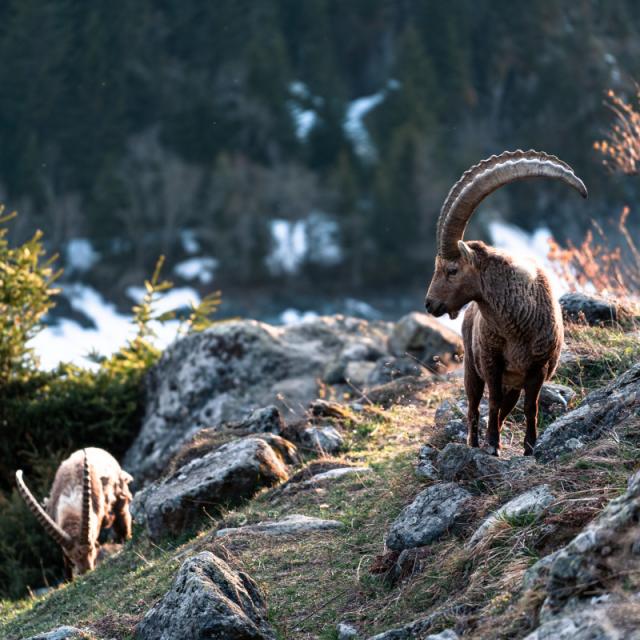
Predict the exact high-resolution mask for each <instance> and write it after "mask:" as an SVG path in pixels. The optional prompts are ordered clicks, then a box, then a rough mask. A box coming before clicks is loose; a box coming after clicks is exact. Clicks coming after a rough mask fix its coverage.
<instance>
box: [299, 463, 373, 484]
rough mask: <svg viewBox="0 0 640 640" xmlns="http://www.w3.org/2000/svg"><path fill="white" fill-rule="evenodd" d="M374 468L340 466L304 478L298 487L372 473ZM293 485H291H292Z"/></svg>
mask: <svg viewBox="0 0 640 640" xmlns="http://www.w3.org/2000/svg"><path fill="white" fill-rule="evenodd" d="M372 471H373V469H371V467H340V468H339V469H331V470H329V471H324V472H323V473H317V474H316V475H315V476H311V477H310V478H309V479H308V480H303V481H302V482H300V483H298V485H297V487H309V486H319V485H323V484H328V483H330V482H333V481H334V480H338V479H339V478H344V477H345V476H352V475H356V476H360V475H366V474H368V473H371V472H372ZM290 486H291V485H290Z"/></svg>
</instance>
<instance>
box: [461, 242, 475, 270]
mask: <svg viewBox="0 0 640 640" xmlns="http://www.w3.org/2000/svg"><path fill="white" fill-rule="evenodd" d="M458 249H459V251H460V255H461V256H462V259H463V260H465V261H466V262H468V263H469V264H475V256H474V254H473V249H471V247H469V245H468V244H467V243H466V242H463V241H462V240H458Z"/></svg>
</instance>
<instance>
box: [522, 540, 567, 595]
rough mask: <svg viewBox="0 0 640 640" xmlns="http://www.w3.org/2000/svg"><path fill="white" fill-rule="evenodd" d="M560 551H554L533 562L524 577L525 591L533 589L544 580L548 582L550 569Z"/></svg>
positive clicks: (523, 586) (523, 587) (523, 585)
mask: <svg viewBox="0 0 640 640" xmlns="http://www.w3.org/2000/svg"><path fill="white" fill-rule="evenodd" d="M559 552H560V551H559V550H558V551H554V552H553V553H550V554H549V555H546V556H544V557H543V558H540V560H538V561H537V562H536V563H535V564H532V565H531V566H530V567H529V568H528V569H527V570H526V571H525V572H524V576H523V577H522V589H523V591H528V590H529V589H533V588H534V587H535V586H537V585H539V584H541V583H542V582H543V581H544V582H546V580H547V577H548V576H549V569H550V568H551V565H552V564H553V561H554V560H555V559H556V556H557V555H558V553H559Z"/></svg>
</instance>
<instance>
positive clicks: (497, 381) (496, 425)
mask: <svg viewBox="0 0 640 640" xmlns="http://www.w3.org/2000/svg"><path fill="white" fill-rule="evenodd" d="M487 365H488V366H487V367H486V369H487V387H488V388H489V424H488V426H487V452H488V453H490V454H491V455H494V456H497V455H499V452H500V427H501V424H500V407H501V406H502V399H503V389H502V372H503V371H504V366H503V363H502V358H500V357H499V356H494V357H492V358H491V359H490V361H489V362H488V363H487Z"/></svg>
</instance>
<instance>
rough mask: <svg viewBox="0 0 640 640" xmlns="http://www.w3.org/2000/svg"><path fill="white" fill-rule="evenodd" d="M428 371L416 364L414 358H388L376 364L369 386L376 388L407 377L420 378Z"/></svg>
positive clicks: (368, 382) (370, 376)
mask: <svg viewBox="0 0 640 640" xmlns="http://www.w3.org/2000/svg"><path fill="white" fill-rule="evenodd" d="M426 372H427V370H426V369H425V368H424V367H423V366H421V365H420V363H419V362H416V360H414V359H413V358H394V357H390V356H386V357H384V358H380V360H378V362H376V364H375V367H374V368H373V370H372V371H371V373H370V374H369V378H368V380H367V384H368V386H370V387H374V386H377V385H380V384H387V382H391V381H392V380H396V379H398V378H404V377H405V376H414V377H416V378H417V377H420V376H422V375H425V374H426Z"/></svg>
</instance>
